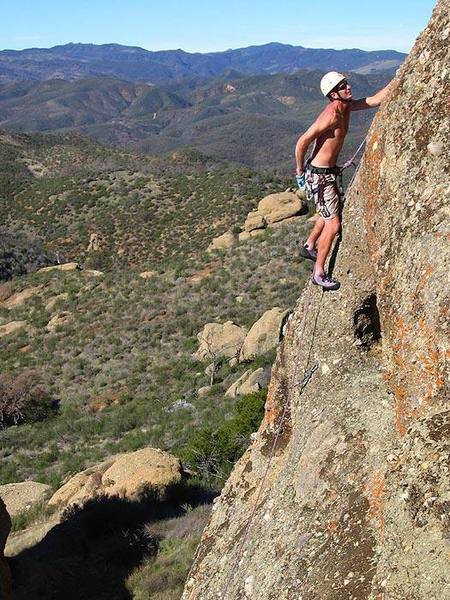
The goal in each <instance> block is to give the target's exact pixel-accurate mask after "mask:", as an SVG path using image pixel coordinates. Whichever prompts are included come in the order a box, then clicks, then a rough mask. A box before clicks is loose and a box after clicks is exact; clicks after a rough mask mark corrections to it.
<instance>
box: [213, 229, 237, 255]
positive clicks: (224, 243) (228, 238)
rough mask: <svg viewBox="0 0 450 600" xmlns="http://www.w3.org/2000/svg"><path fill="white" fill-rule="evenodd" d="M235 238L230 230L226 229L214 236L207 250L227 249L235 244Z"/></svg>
mask: <svg viewBox="0 0 450 600" xmlns="http://www.w3.org/2000/svg"><path fill="white" fill-rule="evenodd" d="M236 242H237V238H236V236H235V235H234V233H232V232H231V231H226V232H225V233H223V234H222V235H219V236H218V237H216V238H214V239H213V240H212V242H211V243H210V245H209V246H208V248H207V251H208V252H213V251H214V250H228V249H229V248H232V247H233V246H235V245H236Z"/></svg>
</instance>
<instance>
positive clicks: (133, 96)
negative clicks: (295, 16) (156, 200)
mask: <svg viewBox="0 0 450 600" xmlns="http://www.w3.org/2000/svg"><path fill="white" fill-rule="evenodd" d="M232 75H234V77H233V78H232ZM322 75H323V73H322V72H319V71H298V72H296V73H294V74H284V73H281V74H275V75H253V76H243V75H239V74H238V75H237V76H236V73H235V72H228V73H227V74H226V75H225V77H216V78H209V79H207V78H200V77H192V78H190V79H185V80H183V81H181V82H176V81H170V82H166V83H165V84H160V85H147V84H143V83H134V82H130V81H124V80H119V79H116V78H106V77H102V78H97V79H95V78H92V79H85V80H77V81H63V80H60V79H58V80H49V81H18V82H13V83H8V84H6V83H1V82H0V127H1V128H5V129H8V130H10V131H22V132H25V131H28V132H30V131H41V132H50V131H68V130H75V131H78V132H79V133H82V134H84V135H88V136H89V137H91V138H94V139H96V140H98V141H100V142H102V143H105V144H112V145H114V146H117V147H121V148H126V149H128V150H131V151H133V152H144V153H146V154H153V155H156V154H164V153H166V152H170V151H173V150H176V149H180V148H195V149H197V150H199V151H200V152H202V153H204V154H207V155H209V156H213V157H215V158H219V159H225V160H232V161H236V162H240V163H241V164H245V165H248V166H251V167H254V168H259V167H264V168H267V167H280V166H282V165H283V164H284V165H286V169H287V171H288V172H289V170H290V169H291V163H292V153H293V147H294V145H295V141H296V138H297V137H298V135H299V132H301V131H303V130H304V129H305V128H306V127H308V125H309V123H310V121H311V120H312V119H313V118H314V115H315V114H317V113H318V112H319V111H320V110H321V108H322V107H323V105H324V98H323V96H322V94H321V93H320V89H319V82H320V78H321V77H322ZM389 78H390V75H389V74H388V72H386V71H385V72H381V73H376V74H372V75H359V74H356V73H355V74H353V75H352V76H351V82H352V86H353V89H354V94H355V95H356V96H359V97H361V96H365V95H368V94H370V93H371V92H373V91H375V90H377V89H380V88H381V87H382V86H384V85H385V84H386V83H387V81H389ZM371 117H372V114H371V112H370V114H369V113H365V112H364V111H363V112H362V113H357V114H356V115H355V118H354V119H353V123H352V129H351V132H350V135H349V138H348V143H349V144H350V147H352V146H353V145H354V144H356V142H357V143H358V144H359V140H360V138H362V137H364V134H365V131H366V129H367V127H368V124H369V122H370V119H371ZM349 150H350V148H349Z"/></svg>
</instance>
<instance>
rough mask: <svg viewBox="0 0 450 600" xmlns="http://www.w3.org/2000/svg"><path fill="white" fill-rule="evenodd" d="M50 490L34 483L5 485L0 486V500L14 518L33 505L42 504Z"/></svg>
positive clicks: (43, 484) (42, 484)
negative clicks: (0, 499)
mask: <svg viewBox="0 0 450 600" xmlns="http://www.w3.org/2000/svg"><path fill="white" fill-rule="evenodd" d="M50 490H51V487H50V486H49V485H46V484H45V483H38V482H36V481H22V482H20V483H5V484H4V485H0V498H2V500H3V502H4V503H5V505H6V509H7V510H8V512H9V514H10V515H11V516H12V517H14V516H15V515H17V514H19V513H21V512H23V511H25V510H28V509H30V508H31V507H32V506H34V505H35V504H38V503H39V502H43V501H44V500H45V499H46V498H47V497H48V496H49V492H50Z"/></svg>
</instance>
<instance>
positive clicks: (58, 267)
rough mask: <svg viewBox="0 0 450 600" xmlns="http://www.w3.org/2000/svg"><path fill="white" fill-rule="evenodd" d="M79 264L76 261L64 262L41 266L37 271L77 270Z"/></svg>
mask: <svg viewBox="0 0 450 600" xmlns="http://www.w3.org/2000/svg"><path fill="white" fill-rule="evenodd" d="M80 268H81V267H80V265H79V264H78V263H76V262H70V263H64V264H62V265H53V266H51V267H43V268H42V269H39V270H38V271H37V272H38V273H49V272H50V271H78V270H79V269H80Z"/></svg>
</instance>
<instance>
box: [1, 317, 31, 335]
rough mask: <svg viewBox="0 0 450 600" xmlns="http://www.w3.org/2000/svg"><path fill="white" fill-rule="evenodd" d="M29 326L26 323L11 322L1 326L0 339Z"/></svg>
mask: <svg viewBox="0 0 450 600" xmlns="http://www.w3.org/2000/svg"><path fill="white" fill-rule="evenodd" d="M27 325H28V323H27V322H26V321H10V322H9V323H5V325H0V338H2V337H4V336H5V335H10V334H11V333H15V332H16V331H19V330H20V329H24V328H25V327H26V326H27Z"/></svg>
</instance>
